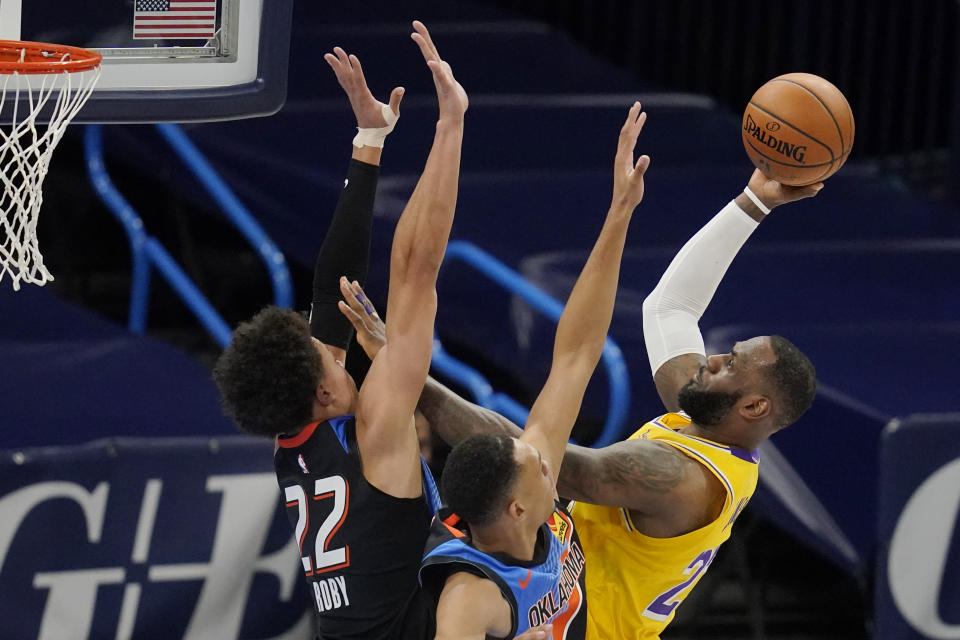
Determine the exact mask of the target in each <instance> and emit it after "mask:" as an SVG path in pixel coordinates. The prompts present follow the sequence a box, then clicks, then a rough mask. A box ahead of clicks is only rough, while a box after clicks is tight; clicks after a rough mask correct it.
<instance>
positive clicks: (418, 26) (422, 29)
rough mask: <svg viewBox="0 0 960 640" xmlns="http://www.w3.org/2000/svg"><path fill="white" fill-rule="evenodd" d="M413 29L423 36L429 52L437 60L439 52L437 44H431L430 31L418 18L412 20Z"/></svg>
mask: <svg viewBox="0 0 960 640" xmlns="http://www.w3.org/2000/svg"><path fill="white" fill-rule="evenodd" d="M413 29H414V30H415V31H416V32H417V33H418V34H419V35H420V37H421V38H423V40H424V43H425V44H426V45H427V48H428V49H430V51H431V53H433V55H434V56H435V57H436V58H437V59H438V60H439V59H440V52H439V51H437V46H436V45H435V44H433V38H431V37H430V32H429V31H428V30H427V27H426V26H425V25H424V24H423V23H422V22H420V21H419V20H414V21H413Z"/></svg>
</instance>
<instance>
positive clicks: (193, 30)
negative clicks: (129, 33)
mask: <svg viewBox="0 0 960 640" xmlns="http://www.w3.org/2000/svg"><path fill="white" fill-rule="evenodd" d="M216 19H217V0H136V3H135V6H134V11H133V37H134V38H135V39H137V38H139V39H142V38H155V39H156V38H202V39H206V38H212V37H213V35H214V33H215V32H216V22H217V20H216Z"/></svg>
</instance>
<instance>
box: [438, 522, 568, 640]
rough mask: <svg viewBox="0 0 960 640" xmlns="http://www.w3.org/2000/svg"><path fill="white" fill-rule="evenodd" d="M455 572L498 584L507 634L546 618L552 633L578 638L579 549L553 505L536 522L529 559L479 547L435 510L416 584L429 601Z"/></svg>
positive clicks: (463, 528)
mask: <svg viewBox="0 0 960 640" xmlns="http://www.w3.org/2000/svg"><path fill="white" fill-rule="evenodd" d="M458 571H467V572H470V573H473V574H475V575H479V576H481V577H483V578H487V579H488V580H491V581H493V582H494V583H495V584H496V585H497V586H498V587H499V588H500V592H501V593H502V594H503V597H504V599H505V600H506V601H507V603H508V604H509V605H510V610H511V617H512V623H511V631H510V634H509V635H508V636H506V637H507V638H513V637H514V636H516V635H519V634H521V633H523V632H524V631H526V630H528V629H530V628H532V627H536V626H538V625H541V624H544V623H547V622H550V623H552V624H553V634H554V636H553V637H555V638H566V639H567V640H582V639H583V637H584V635H585V633H586V609H587V603H586V587H585V575H586V571H585V568H584V557H583V548H582V547H581V546H580V539H579V537H578V536H577V532H576V530H575V528H574V525H573V520H572V519H571V518H570V515H569V514H568V513H567V512H566V510H564V509H563V507H561V506H560V505H559V504H557V506H556V509H555V510H554V512H553V515H552V516H550V520H548V521H547V523H546V524H544V525H543V526H541V527H540V531H539V532H538V535H537V545H536V548H535V549H534V554H533V559H532V560H530V561H522V560H517V559H515V558H512V557H510V556H508V555H506V554H503V553H485V552H483V551H480V550H479V549H477V548H476V547H474V546H473V544H472V542H471V540H470V535H469V529H468V528H467V526H466V524H465V523H464V522H463V521H462V520H460V518H459V517H458V516H456V515H455V514H452V513H450V512H449V510H446V509H444V510H441V512H440V514H439V515H438V516H436V517H435V518H434V519H433V523H432V524H431V529H430V538H429V540H428V541H427V550H426V553H425V555H424V558H423V564H422V566H421V567H420V584H421V585H422V586H423V588H424V590H425V591H426V592H427V593H428V594H429V595H430V596H431V598H430V599H431V601H432V603H433V605H434V606H436V602H437V600H438V599H439V596H440V592H441V591H442V590H443V585H444V583H445V582H446V579H447V578H448V577H449V576H450V575H452V574H453V573H456V572H458Z"/></svg>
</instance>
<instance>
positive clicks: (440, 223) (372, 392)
mask: <svg viewBox="0 0 960 640" xmlns="http://www.w3.org/2000/svg"><path fill="white" fill-rule="evenodd" d="M414 29H415V33H414V34H413V35H412V37H413V39H414V41H415V42H416V43H417V45H418V46H419V47H420V51H421V53H422V54H423V57H424V59H425V60H426V62H427V66H428V67H429V68H430V72H431V73H432V74H433V80H434V85H435V86H436V89H437V98H438V101H439V106H440V117H439V120H438V122H437V128H436V135H435V136H434V140H433V146H432V147H431V149H430V155H429V157H428V158H427V163H426V167H425V168H424V170H423V174H422V176H421V178H420V181H419V182H418V183H417V186H416V188H415V189H414V192H413V195H412V196H411V197H410V200H409V202H408V203H407V206H406V208H405V209H404V211H403V214H402V215H401V216H400V220H399V222H398V223H397V228H396V231H395V232H394V238H393V248H392V250H391V254H390V290H389V295H388V298H387V317H388V318H390V322H389V324H388V325H387V327H386V345H385V346H384V347H383V348H382V349H381V350H380V352H379V353H378V354H377V356H376V358H374V361H373V364H372V365H371V366H370V371H369V372H368V374H367V378H366V380H365V382H364V384H363V387H362V389H361V390H360V398H359V401H358V404H357V440H358V444H359V446H360V451H361V455H362V456H363V471H364V476H365V477H366V479H367V480H368V481H369V482H370V483H371V484H373V485H374V486H376V487H377V488H379V489H381V490H382V491H385V492H386V493H388V494H390V495H393V496H396V497H416V496H419V495H420V492H421V489H420V468H419V460H418V444H417V437H416V431H415V429H414V426H413V411H414V408H415V407H416V404H417V399H418V398H419V397H420V391H421V390H422V389H423V385H424V381H425V380H426V377H427V371H428V370H429V368H430V354H431V350H432V346H433V323H434V318H435V316H436V310H437V293H436V281H437V274H438V272H439V270H440V264H441V263H442V261H443V255H444V252H445V250H446V246H447V239H448V237H449V235H450V227H451V225H452V223H453V214H454V209H455V207H456V202H457V187H458V179H459V174H460V147H461V143H462V140H463V118H464V113H465V112H466V109H467V95H466V92H464V90H463V87H461V86H460V84H459V83H458V82H457V81H456V80H455V79H454V77H453V72H452V70H451V69H450V65H449V64H447V63H446V62H444V61H443V60H442V59H441V58H440V55H439V53H438V52H437V48H436V46H435V45H434V44H433V41H432V40H431V39H430V34H429V32H428V31H427V29H426V27H424V26H423V24H421V23H420V22H414Z"/></svg>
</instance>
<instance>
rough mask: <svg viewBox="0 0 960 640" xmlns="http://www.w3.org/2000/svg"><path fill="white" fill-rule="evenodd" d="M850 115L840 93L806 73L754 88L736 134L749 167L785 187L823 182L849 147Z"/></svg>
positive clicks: (821, 79) (777, 79)
mask: <svg viewBox="0 0 960 640" xmlns="http://www.w3.org/2000/svg"><path fill="white" fill-rule="evenodd" d="M853 133H854V125H853V112H852V111H851V110H850V104H849V103H848V102H847V99H846V98H845V97H843V94H842V93H840V90H839V89H837V88H836V87H835V86H833V85H832V84H830V83H829V82H827V81H826V80H824V79H823V78H821V77H820V76H815V75H813V74H810V73H788V74H786V75H782V76H777V77H776V78H774V79H773V80H770V81H769V82H767V83H766V84H765V85H763V86H762V87H760V88H759V89H757V92H756V93H754V94H753V97H752V98H750V102H749V103H748V104H747V108H746V110H745V111H744V112H743V128H742V129H741V131H740V135H741V137H742V138H743V146H744V148H745V149H746V150H747V155H748V156H749V157H750V160H751V162H753V164H754V166H755V167H756V168H757V169H759V170H760V171H762V172H763V173H764V174H765V175H766V176H767V177H769V178H771V179H773V180H776V181H778V182H781V183H783V184H786V185H792V186H802V185H808V184H813V183H815V182H820V181H821V180H826V179H827V178H829V177H830V176H832V175H833V174H834V173H836V172H837V170H838V169H839V168H840V167H842V166H843V163H844V162H846V160H847V157H848V156H849V155H850V149H851V148H853Z"/></svg>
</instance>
